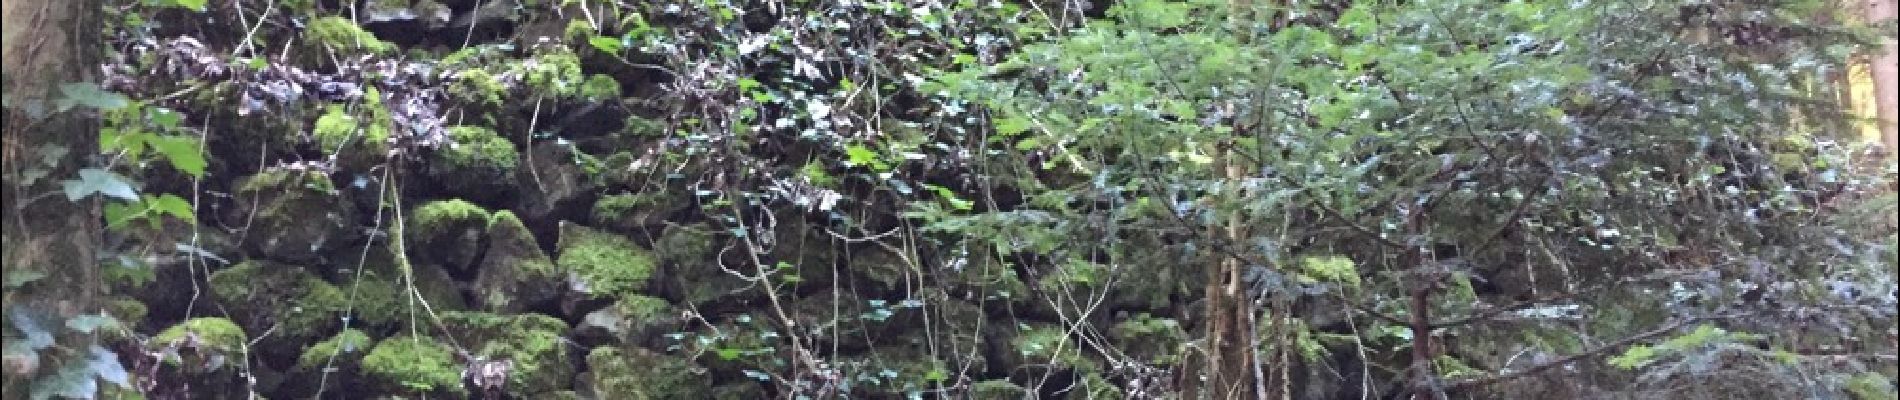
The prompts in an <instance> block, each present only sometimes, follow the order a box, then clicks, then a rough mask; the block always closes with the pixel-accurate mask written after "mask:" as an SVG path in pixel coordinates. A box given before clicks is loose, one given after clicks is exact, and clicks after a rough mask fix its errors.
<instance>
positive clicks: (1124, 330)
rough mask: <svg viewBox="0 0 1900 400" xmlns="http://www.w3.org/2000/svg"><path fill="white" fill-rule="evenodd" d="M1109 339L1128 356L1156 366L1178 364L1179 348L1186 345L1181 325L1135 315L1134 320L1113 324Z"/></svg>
mask: <svg viewBox="0 0 1900 400" xmlns="http://www.w3.org/2000/svg"><path fill="white" fill-rule="evenodd" d="M1108 335H1109V339H1110V340H1112V341H1113V343H1116V344H1119V345H1120V347H1122V349H1123V351H1124V352H1126V353H1128V355H1129V356H1132V357H1135V358H1137V359H1140V360H1142V361H1146V362H1148V363H1152V364H1155V365H1173V364H1175V363H1177V362H1180V361H1181V347H1182V346H1183V345H1185V344H1186V343H1187V332H1186V331H1184V330H1182V329H1181V324H1180V323H1178V322H1175V320H1173V319H1168V318H1155V317H1153V316H1151V315H1148V313H1140V314H1135V316H1134V318H1129V319H1128V320H1126V321H1122V322H1120V323H1117V324H1115V326H1114V327H1113V328H1110V329H1109V333H1108Z"/></svg>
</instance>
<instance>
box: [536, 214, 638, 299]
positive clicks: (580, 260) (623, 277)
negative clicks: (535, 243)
mask: <svg viewBox="0 0 1900 400" xmlns="http://www.w3.org/2000/svg"><path fill="white" fill-rule="evenodd" d="M560 229H561V237H560V241H559V245H558V246H557V247H559V249H560V250H559V251H560V256H559V257H560V258H558V259H556V260H555V264H556V265H558V266H559V267H560V268H561V270H563V271H566V272H567V273H568V274H570V275H571V276H572V277H573V282H574V287H575V289H577V291H579V292H580V293H581V294H582V295H583V297H586V298H604V297H610V296H615V295H622V294H630V293H635V292H637V291H640V290H643V289H645V288H646V287H647V280H649V279H651V278H652V277H653V270H654V265H655V260H654V258H653V255H652V254H650V253H648V252H647V250H646V249H645V248H642V247H640V246H639V245H638V244H635V243H634V242H633V240H631V239H628V238H627V237H625V236H620V235H616V234H613V233H608V232H605V231H601V230H597V229H594V228H588V227H585V226H581V225H579V224H573V223H568V222H565V221H563V222H562V223H561V227H560Z"/></svg>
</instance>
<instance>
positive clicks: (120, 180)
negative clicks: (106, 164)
mask: <svg viewBox="0 0 1900 400" xmlns="http://www.w3.org/2000/svg"><path fill="white" fill-rule="evenodd" d="M63 183H64V189H65V191H66V200H70V201H79V199H84V198H86V196H91V195H93V194H94V193H98V194H103V195H106V196H108V197H113V198H118V199H123V200H128V201H138V199H139V191H138V190H135V189H132V185H131V184H129V183H126V179H125V177H122V176H119V174H114V173H112V172H110V171H106V170H103V169H98V168H87V169H82V170H79V179H77V180H70V179H69V180H67V181H65V182H63Z"/></svg>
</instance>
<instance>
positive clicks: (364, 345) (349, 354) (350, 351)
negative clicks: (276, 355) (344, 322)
mask: <svg viewBox="0 0 1900 400" xmlns="http://www.w3.org/2000/svg"><path fill="white" fill-rule="evenodd" d="M374 345H375V342H373V341H371V340H370V338H369V335H367V334H364V333H363V331H359V330H355V329H346V330H344V331H343V332H338V333H337V334H336V336H331V337H330V338H329V339H327V340H324V341H321V342H317V344H314V345H311V346H310V348H308V349H304V351H303V355H301V356H298V357H297V367H299V368H306V369H312V368H322V367H323V366H324V365H325V364H329V363H330V357H331V356H335V357H336V360H337V361H338V362H340V363H343V364H345V365H347V364H353V363H355V362H356V360H357V359H358V358H360V357H362V356H363V354H364V353H368V352H369V349H370V347H371V346H374Z"/></svg>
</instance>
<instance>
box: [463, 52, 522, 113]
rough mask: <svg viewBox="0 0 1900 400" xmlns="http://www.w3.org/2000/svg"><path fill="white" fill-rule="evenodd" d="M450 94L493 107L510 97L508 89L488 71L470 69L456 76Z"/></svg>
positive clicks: (469, 101)
mask: <svg viewBox="0 0 1900 400" xmlns="http://www.w3.org/2000/svg"><path fill="white" fill-rule="evenodd" d="M457 54H460V53H457ZM448 92H449V94H450V95H453V96H455V98H457V99H460V100H462V101H464V102H468V103H473V104H477V105H484V106H491V107H493V106H500V105H501V104H502V103H501V102H502V98H504V97H506V96H507V95H508V87H507V86H504V85H502V83H501V80H500V79H496V78H495V75H494V74H490V73H488V71H487V70H482V69H468V70H463V71H462V72H460V73H458V74H456V76H455V78H454V80H453V81H451V82H450V83H449V87H448Z"/></svg>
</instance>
